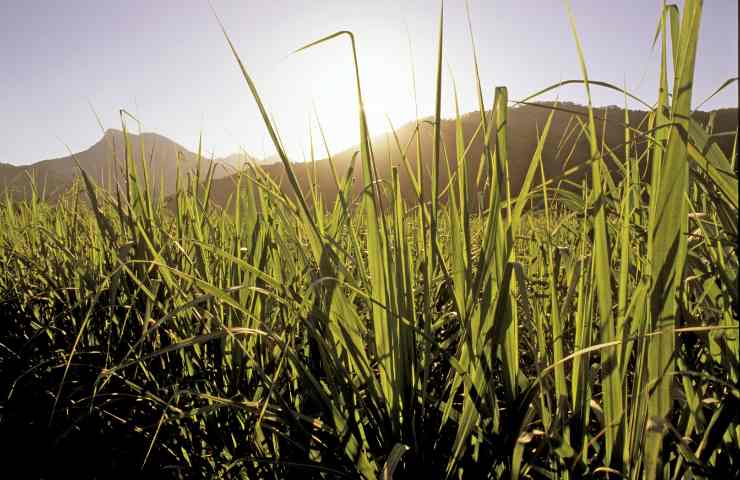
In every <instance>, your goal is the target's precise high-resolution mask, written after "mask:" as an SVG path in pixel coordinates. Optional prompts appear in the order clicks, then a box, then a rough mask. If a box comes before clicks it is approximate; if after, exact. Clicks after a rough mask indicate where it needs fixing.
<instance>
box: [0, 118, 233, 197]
mask: <svg viewBox="0 0 740 480" xmlns="http://www.w3.org/2000/svg"><path fill="white" fill-rule="evenodd" d="M128 141H129V146H130V149H131V154H132V158H133V159H134V161H135V163H136V165H137V169H139V172H141V171H142V170H141V169H142V165H143V164H142V158H143V159H144V161H145V162H146V163H147V165H148V168H149V172H150V179H151V184H152V188H153V189H154V190H155V191H158V190H159V187H160V182H161V181H163V182H164V189H165V194H167V195H169V194H171V193H173V192H174V190H175V184H176V177H177V159H178V155H179V156H180V169H181V174H183V175H184V174H185V173H187V172H195V171H196V169H197V165H198V155H197V154H196V153H194V152H191V151H189V150H188V149H186V148H185V147H183V146H182V145H180V144H178V143H176V142H174V141H172V140H170V139H168V138H167V137H164V136H162V135H158V134H156V133H143V134H141V135H134V134H131V133H129V134H128ZM125 152H126V147H125V142H124V136H123V132H122V131H120V130H113V129H110V130H107V131H106V132H105V134H104V135H103V138H101V139H100V140H99V141H98V142H97V143H96V144H95V145H93V146H92V147H90V148H88V149H87V150H84V151H82V152H79V153H76V154H74V155H69V156H66V157H60V158H54V159H50V160H44V161H41V162H37V163H34V164H32V165H27V166H14V165H8V164H0V188H2V189H3V191H4V190H5V189H6V188H7V189H10V191H11V192H12V194H13V195H14V196H15V197H16V198H18V197H27V196H28V195H29V193H30V182H29V177H32V178H34V180H35V184H36V186H37V188H38V190H39V191H41V190H42V189H45V192H46V196H47V198H49V199H50V200H54V199H55V198H56V197H58V196H59V195H60V194H61V193H62V192H64V191H66V190H67V189H68V188H69V187H70V186H71V184H72V181H73V180H74V178H75V176H77V175H78V174H79V169H78V168H77V165H78V163H79V166H80V167H81V168H82V169H84V170H85V172H87V174H88V175H89V176H90V178H92V179H93V180H95V181H96V182H98V183H99V184H100V185H103V186H109V185H113V184H114V182H116V181H118V182H121V181H123V179H124V176H125V173H124V172H125V161H124V160H125V158H126V156H125ZM203 157H204V158H202V160H201V172H202V173H205V172H206V171H207V169H208V167H209V165H210V164H211V160H208V159H207V156H206V154H205V153H204V154H203ZM246 159H247V156H246V155H241V154H238V155H231V156H229V157H226V158H224V159H216V160H213V162H214V163H215V164H216V166H215V174H214V176H215V178H222V177H225V176H228V175H231V174H232V173H233V172H234V171H235V170H234V168H235V167H236V166H239V165H241V164H242V163H243V162H244V161H245V160H246Z"/></svg>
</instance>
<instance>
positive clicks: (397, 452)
mask: <svg viewBox="0 0 740 480" xmlns="http://www.w3.org/2000/svg"><path fill="white" fill-rule="evenodd" d="M700 13H701V2H699V1H694V0H687V1H686V2H685V7H684V11H683V12H682V14H679V11H678V9H677V8H676V7H674V6H667V7H666V8H665V10H664V14H663V16H662V18H661V19H660V24H659V30H658V34H659V36H658V39H659V44H658V45H659V48H660V51H661V56H660V58H661V62H660V66H659V68H660V86H659V87H660V88H659V93H658V98H657V101H656V102H655V104H654V106H652V107H650V106H648V107H646V108H649V111H648V114H647V115H645V117H644V119H643V121H641V122H640V123H638V124H635V123H632V121H631V119H630V117H629V116H628V115H627V116H625V117H624V118H623V119H618V121H620V122H622V124H623V125H622V127H623V128H622V132H623V145H622V148H621V149H619V150H614V149H611V148H608V147H607V146H606V143H605V142H604V141H603V137H601V141H600V137H599V136H598V135H597V129H598V124H597V120H596V119H595V117H594V114H593V110H592V109H591V108H590V105H589V108H588V109H587V110H586V111H585V112H577V113H575V114H574V115H573V117H572V118H573V120H572V121H573V124H574V125H577V129H578V132H579V134H582V135H583V136H584V138H586V139H588V141H589V160H588V162H586V163H585V164H584V165H585V167H583V168H586V169H587V171H588V175H586V176H582V177H579V180H578V181H573V180H572V178H573V177H571V176H569V175H570V174H568V175H565V176H562V177H557V178H549V179H548V177H546V176H545V172H544V168H543V162H544V161H545V160H544V158H543V149H544V145H545V142H546V139H547V138H548V137H549V135H550V128H551V123H552V118H553V115H554V114H555V112H556V111H557V109H558V108H560V107H559V106H558V105H552V104H549V105H547V108H548V109H549V112H550V113H549V115H548V117H547V120H546V122H545V123H544V125H543V126H542V129H541V132H540V135H539V138H538V142H537V145H536V148H535V149H534V154H533V155H532V157H531V158H530V159H521V158H517V159H514V158H511V157H510V155H509V148H508V141H509V139H508V125H507V118H508V103H509V102H508V98H507V91H506V89H505V88H497V89H496V92H495V100H494V105H493V108H488V109H486V108H485V106H484V105H480V112H483V113H482V114H481V115H480V117H479V119H478V120H477V121H478V125H479V128H477V130H478V133H477V134H476V135H478V136H480V138H481V139H482V145H483V146H482V148H481V151H480V152H479V153H478V154H476V155H479V156H480V157H479V158H476V159H475V160H471V158H470V155H471V153H470V151H469V150H468V149H467V148H466V146H467V145H470V142H472V141H473V140H468V139H466V138H465V136H464V134H463V122H462V119H461V118H459V116H458V118H457V119H456V121H455V127H456V134H457V135H456V140H455V142H454V143H453V144H447V143H446V142H443V141H442V136H441V134H440V125H441V122H440V107H439V105H440V98H441V95H442V92H441V86H440V85H441V81H440V76H441V72H442V65H441V63H442V61H441V60H442V35H441V32H442V21H441V19H442V18H443V17H442V16H440V35H439V45H440V47H439V57H438V64H437V68H438V77H437V80H436V81H437V90H436V101H437V103H436V105H437V110H436V115H435V118H434V128H433V132H432V136H431V139H424V138H422V137H421V136H419V135H416V136H414V137H412V142H411V147H410V148H412V149H414V150H416V155H417V156H416V158H419V159H422V160H423V161H419V162H414V163H413V164H412V163H411V162H407V161H406V160H407V155H406V154H405V152H406V150H405V148H404V146H401V145H399V156H400V158H401V161H400V162H399V165H395V166H393V168H392V169H391V172H392V175H391V177H390V180H389V181H385V180H382V181H381V180H380V179H379V177H378V173H377V168H376V162H375V158H374V156H373V149H372V146H371V143H370V140H369V138H370V137H369V134H368V132H367V129H366V124H365V118H364V114H363V105H362V93H361V90H360V86H359V82H358V86H357V94H358V95H357V96H358V111H359V121H360V126H361V128H360V130H361V132H362V136H361V142H360V148H359V153H358V155H357V162H356V163H357V167H356V168H357V172H358V173H357V176H358V177H360V181H361V182H362V186H363V188H362V190H361V193H360V195H354V194H353V188H354V187H353V184H352V179H353V177H354V175H355V174H354V170H353V169H349V170H348V172H347V173H346V174H344V175H339V174H337V175H336V176H334V177H333V179H334V182H335V188H336V189H337V191H338V192H340V193H339V194H338V195H337V196H336V199H334V200H333V201H325V200H324V199H323V198H322V193H321V191H320V190H319V189H318V188H316V187H315V185H316V184H315V183H311V182H309V183H308V185H307V188H304V189H301V188H300V187H301V185H300V184H299V181H298V179H297V177H296V175H295V173H294V172H293V167H292V165H291V164H290V162H289V161H288V159H287V157H286V156H285V153H284V151H283V150H282V148H281V146H280V142H279V140H278V135H277V132H276V131H275V127H274V126H273V125H272V123H271V122H270V121H269V115H268V114H267V112H266V110H265V107H264V106H263V105H262V103H261V100H260V97H259V95H258V93H257V90H256V87H255V85H254V84H253V82H252V81H251V78H250V77H249V75H248V73H247V71H246V69H245V68H244V67H243V65H242V63H241V61H240V60H239V57H238V55H237V54H236V52H234V54H235V57H236V59H237V61H238V63H239V65H240V67H241V69H242V73H243V75H244V77H245V80H246V82H247V85H248V87H249V88H250V90H251V92H252V94H253V96H254V98H255V100H256V101H257V103H258V105H259V107H260V110H261V111H262V114H263V117H264V120H265V124H266V127H267V129H268V131H269V133H270V135H271V137H272V138H273V141H274V143H275V146H276V148H277V150H278V152H279V156H280V158H281V160H282V161H283V166H284V168H285V172H286V182H287V183H288V188H292V190H291V191H290V193H287V192H285V191H284V190H281V188H280V187H279V186H278V185H276V184H275V182H274V181H273V179H272V177H271V176H270V175H268V174H266V173H265V172H264V170H263V169H261V168H260V167H258V166H256V165H252V166H248V167H246V168H245V169H244V170H243V171H241V172H240V173H239V174H238V175H237V177H236V180H235V181H236V182H237V187H236V188H235V190H234V193H233V195H232V196H231V197H230V198H229V200H228V202H227V205H226V206H224V207H221V206H219V205H218V204H216V203H214V202H213V201H212V196H213V194H214V191H213V189H212V186H213V175H212V173H213V167H212V166H211V167H209V168H208V172H209V173H207V174H205V175H201V173H200V172H201V169H196V171H195V173H194V174H191V175H188V176H187V177H186V180H180V178H182V177H181V176H180V175H177V177H176V178H177V182H178V183H177V185H176V194H175V196H174V197H171V198H168V197H165V196H164V195H155V194H153V193H152V192H153V191H154V189H153V188H152V186H151V185H150V183H151V182H150V180H149V176H150V175H149V172H148V171H147V170H146V167H144V169H143V171H139V169H137V168H136V165H137V164H139V162H138V159H137V158H136V157H137V156H138V155H139V154H140V155H144V153H143V152H145V151H146V150H145V149H144V147H143V145H142V146H141V148H137V146H136V145H132V144H131V142H126V148H125V155H124V158H122V159H120V160H121V165H120V168H121V169H122V171H123V172H124V174H123V176H122V178H123V179H124V181H122V183H121V184H120V185H118V187H117V188H115V189H114V190H113V191H112V192H111V191H109V190H106V189H104V188H101V187H100V186H97V185H95V183H94V181H93V179H91V178H90V176H88V175H87V174H86V173H85V171H84V169H83V170H81V176H80V177H79V179H78V181H77V182H76V183H75V186H74V187H73V189H72V191H71V192H70V193H69V194H68V195H67V196H63V197H62V198H60V199H59V200H58V202H56V204H53V205H52V204H49V203H47V202H44V201H43V198H39V196H38V195H36V194H33V195H32V197H31V198H30V199H29V200H27V201H20V202H19V201H15V200H13V199H11V198H10V197H9V196H7V197H6V198H5V200H4V202H3V203H2V205H1V206H0V225H2V228H1V229H0V299H1V300H0V309H1V310H0V311H2V322H3V330H2V334H0V407H1V408H0V438H2V441H3V442H4V443H5V445H3V450H2V451H3V455H4V456H5V458H6V459H9V460H10V463H15V464H16V466H19V467H20V468H22V469H23V471H25V472H26V473H27V474H28V476H29V477H45V478H49V477H55V476H60V475H62V474H63V473H65V472H74V473H75V474H76V475H75V476H77V477H80V478H89V477H108V476H123V475H137V472H140V470H143V471H144V472H145V473H147V474H155V473H156V474H157V475H158V476H164V477H166V476H172V477H175V478H177V477H183V478H191V477H212V476H220V477H224V478H242V477H243V478H268V477H269V478H284V477H298V478H305V477H323V478H341V477H350V478H357V477H358V476H362V477H364V478H390V477H391V476H394V477H395V478H406V477H407V476H410V475H412V474H413V475H417V476H426V477H429V478H441V477H445V476H447V477H465V478H499V477H510V478H518V477H521V476H524V477H532V478H571V477H573V478H577V477H585V476H612V477H614V478H616V477H629V478H643V477H647V478H671V479H675V478H683V477H686V478H713V477H715V476H717V475H719V474H726V475H728V477H727V478H733V477H737V476H738V475H739V474H740V464H739V462H740V460H739V459H740V438H739V437H740V419H739V418H738V411H739V410H738V407H739V406H740V390H739V389H738V386H737V382H738V368H739V366H738V341H739V340H738V318H737V302H738V299H737V296H738V286H737V285H738V283H737V282H738V280H737V273H738V257H737V253H736V248H737V243H738V224H737V214H738V175H737V174H736V173H735V168H736V161H735V158H736V153H735V148H734V146H733V148H732V151H731V152H730V155H729V156H728V155H727V154H726V153H725V152H723V151H722V149H720V148H719V147H718V146H717V144H716V140H717V138H719V136H721V135H724V132H714V131H712V128H711V125H709V124H703V123H700V122H699V121H697V119H696V118H693V117H692V112H691V111H690V106H691V104H692V83H693V77H694V63H695V57H696V53H697V51H696V47H697V39H698V29H699V20H700ZM573 31H574V36H575V39H576V42H578V37H577V35H575V31H576V30H575V24H573ZM345 36H347V37H349V39H350V40H351V41H352V47H353V51H354V38H353V37H352V35H351V34H348V33H347V32H341V33H338V34H336V35H333V36H330V37H327V38H325V39H322V40H320V41H319V42H316V43H315V44H312V45H311V46H312V47H314V46H317V45H319V44H320V43H321V42H323V41H338V40H335V39H337V38H344V37H345ZM227 39H228V37H227ZM669 44H670V45H672V48H670V49H669V48H668V46H669ZM232 50H233V47H232ZM579 52H580V46H579ZM581 66H582V70H583V77H584V80H583V81H582V83H583V85H584V87H585V89H586V91H587V93H588V94H589V104H590V89H591V88H595V85H594V84H592V83H589V82H588V76H587V72H586V67H585V64H584V62H583V59H582V56H581ZM360 67H361V66H360ZM669 76H671V78H672V82H670V85H671V86H672V88H669V80H668V78H669ZM478 84H480V82H478ZM598 86H599V88H616V87H613V86H611V85H610V84H604V83H601V84H599V85H598ZM556 87H557V86H555V87H553V88H556ZM617 90H618V89H617ZM669 92H672V94H671V95H669ZM628 95H629V94H628V93H627V92H625V99H626V98H627V96H628ZM479 98H481V99H482V95H479ZM530 100H532V99H530ZM481 103H482V100H481ZM643 103H644V102H643ZM614 120H615V119H611V121H614ZM418 130H419V129H417V131H418ZM730 134H731V135H734V142H735V143H734V144H733V145H736V138H737V130H736V129H735V131H734V132H731V133H730ZM428 141H431V142H432V143H431V148H428V149H427V148H425V147H424V148H423V145H422V142H428ZM422 151H430V155H428V156H422V153H421V152H422ZM445 152H446V154H445ZM450 159H454V161H451V160H450ZM526 160H528V161H527V163H526V164H527V165H528V166H527V169H526V173H525V175H524V178H523V180H522V184H521V187H520V188H519V190H518V191H517V192H512V189H511V188H510V185H511V174H510V161H511V162H512V164H513V162H523V161H526ZM329 161H331V160H329ZM473 162H475V164H476V165H478V164H480V165H482V167H481V168H480V169H479V170H480V171H479V172H475V174H474V175H471V174H470V170H473V169H472V168H471V167H470V163H473ZM607 162H610V163H612V164H613V165H616V167H617V168H616V170H615V169H612V168H607V166H606V163H607ZM422 163H423V164H424V165H427V166H428V170H429V174H428V178H429V179H428V180H427V181H422V178H423V177H425V176H426V175H427V173H426V172H425V171H424V169H422V167H421V165H422ZM142 164H143V165H144V166H145V165H146V162H143V163H142ZM448 169H449V170H448ZM443 171H446V175H444V176H443V175H442V173H441V172H443ZM402 176H405V177H406V178H407V179H409V181H410V182H411V184H412V185H413V186H414V191H413V192H412V193H413V195H412V197H413V198H412V199H411V200H410V201H409V200H408V199H407V198H405V197H404V196H403V195H402V192H401V188H400V184H401V177H402ZM442 178H446V179H448V180H447V181H441V180H440V179H442ZM79 192H85V195H86V200H84V201H83V200H81V196H80V195H78V193H79ZM471 192H475V194H473V193H471ZM441 198H444V199H445V201H441V200H440V199H441ZM414 199H415V200H414ZM427 199H429V200H428V201H427ZM7 464H8V462H6V465H7ZM139 474H140V473H139Z"/></svg>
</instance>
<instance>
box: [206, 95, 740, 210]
mask: <svg viewBox="0 0 740 480" xmlns="http://www.w3.org/2000/svg"><path fill="white" fill-rule="evenodd" d="M552 106H553V104H552V103H549V102H548V103H541V104H536V105H535V104H527V105H522V106H516V107H512V108H510V109H509V116H508V136H507V143H508V152H509V165H510V167H509V168H510V179H511V189H512V195H516V194H517V193H518V192H519V190H520V188H521V185H522V183H523V180H524V176H525V175H526V172H527V168H528V167H529V163H530V160H531V159H532V155H533V154H534V152H535V149H536V147H537V140H538V138H539V135H540V134H541V132H542V130H543V128H544V126H545V123H546V122H547V118H548V115H549V114H550V112H551V111H552V108H551V107H552ZM557 108H558V110H555V112H554V114H553V119H552V124H551V127H550V133H549V135H548V136H547V139H546V141H545V144H544V149H543V152H542V158H543V163H544V170H545V176H546V177H547V178H561V177H562V175H563V172H564V171H566V170H568V169H571V167H574V166H577V165H581V164H583V163H584V162H585V161H587V160H588V158H589V145H588V141H587V139H586V138H585V137H584V135H583V134H582V130H581V127H580V124H579V122H578V121H577V120H576V118H575V117H580V118H581V119H583V118H584V117H585V116H586V115H587V109H586V107H584V106H582V105H577V104H573V103H563V102H561V103H559V104H558V105H557ZM486 113H487V115H489V114H490V112H486ZM627 113H628V117H629V124H630V126H631V127H633V128H638V129H640V130H641V131H645V130H646V126H645V121H646V117H647V114H648V112H646V111H640V110H630V111H628V112H627ZM594 114H595V116H596V123H597V131H598V132H597V136H598V137H599V140H600V142H601V140H602V139H603V140H604V143H605V145H606V146H608V147H609V149H611V150H612V151H613V153H614V154H615V155H616V156H618V158H624V120H625V113H624V110H623V109H621V108H619V107H615V106H610V107H603V108H597V109H594ZM737 114H738V110H737V108H727V109H722V110H717V111H714V112H695V113H694V114H693V115H694V118H696V119H697V120H698V121H699V122H700V123H702V124H704V125H707V124H708V122H710V121H711V123H712V124H713V127H712V128H713V132H715V133H716V134H717V135H716V136H714V137H713V141H715V142H716V143H717V144H718V146H719V147H720V148H721V150H722V151H723V152H725V154H726V155H728V156H729V155H730V154H731V153H730V152H731V151H732V145H733V141H734V132H735V131H736V130H737V128H738V117H737ZM432 121H433V118H426V119H423V120H422V121H421V122H420V125H421V138H422V142H421V160H422V166H423V170H424V171H425V172H426V173H424V174H423V175H422V177H423V184H424V191H425V196H424V198H425V200H428V199H429V196H428V194H429V192H430V190H431V184H430V178H431V175H430V172H431V163H432V147H433V144H434V142H433V127H432ZM461 121H462V130H463V137H464V141H465V146H466V147H467V146H468V144H470V146H469V147H468V150H467V154H466V161H467V163H468V178H469V180H470V181H471V182H472V183H471V185H474V184H475V183H474V182H475V179H476V176H477V173H478V171H479V168H480V167H481V155H482V153H483V141H482V134H480V133H479V134H478V135H476V130H477V128H478V125H479V123H480V112H471V113H467V114H465V115H463V116H462V117H461ZM415 131H416V122H411V123H407V124H405V125H403V126H402V127H400V128H399V129H398V130H397V131H396V134H397V136H398V143H397V142H396V140H395V139H394V137H393V134H392V133H386V134H383V135H379V136H375V137H374V138H373V139H372V149H373V153H374V158H375V162H376V167H377V173H378V176H379V178H381V179H385V180H388V179H390V178H391V167H393V166H397V167H398V170H399V179H400V186H401V191H402V194H403V195H404V197H405V198H406V199H408V200H410V199H413V198H414V197H415V193H414V189H413V184H412V182H411V180H410V178H409V176H408V175H407V172H406V168H405V166H404V163H403V161H402V156H401V155H400V154H399V148H398V145H399V144H400V145H401V146H402V147H403V149H404V150H405V151H406V156H407V158H408V161H409V163H410V165H411V168H412V171H414V172H416V168H417V167H416V165H417V154H416V140H415ZM723 132H725V133H726V132H730V134H725V135H721V133H723ZM474 136H475V138H473V137H474ZM441 138H442V145H443V148H442V153H441V158H440V164H439V165H440V170H439V173H440V175H439V179H440V190H442V189H443V188H444V186H445V185H446V183H447V181H448V178H449V175H448V169H447V162H446V160H445V158H446V157H447V158H449V164H450V171H452V172H454V171H455V169H456V167H457V162H456V153H455V152H456V148H457V145H456V140H455V138H456V135H455V121H454V120H449V119H447V120H442V122H441ZM471 139H473V140H472V143H471ZM494 139H495V138H494ZM644 147H645V142H641V143H638V146H637V150H638V153H640V152H642V151H643V150H644ZM358 151H359V147H354V148H350V149H348V150H345V151H342V152H339V153H337V154H335V155H333V156H332V159H333V161H334V163H335V166H336V171H337V174H338V177H339V178H340V179H343V178H344V177H345V175H346V173H347V170H348V168H349V166H350V163H351V162H352V158H353V156H355V154H356V152H358ZM604 156H605V158H606V163H607V165H608V166H609V167H610V169H611V170H612V171H613V172H617V170H618V167H617V164H616V163H615V162H614V161H613V160H612V159H611V158H610V155H609V153H608V151H605V153H604ZM644 165H646V164H645V163H644V162H643V166H644ZM262 168H263V169H264V171H265V172H266V173H267V174H268V175H270V176H271V177H272V178H273V180H275V181H276V182H277V183H278V184H280V185H282V188H283V189H284V190H285V191H286V192H288V194H290V195H291V196H292V190H291V188H290V186H289V183H288V181H287V178H286V173H285V169H284V167H283V165H282V163H275V164H272V165H267V166H263V167H262ZM293 170H294V171H295V174H296V176H297V177H298V180H299V183H300V185H301V188H302V190H303V191H304V193H305V192H307V191H308V188H309V186H310V184H311V182H313V179H314V178H315V180H316V185H317V187H318V189H319V191H321V193H322V196H323V197H324V199H325V200H326V201H327V202H332V201H333V200H334V198H336V195H337V188H336V182H335V180H334V176H333V173H332V171H331V168H330V164H329V161H328V159H324V160H320V161H317V162H316V164H315V174H314V166H313V165H312V164H310V163H293ZM644 171H645V170H643V172H644ZM353 177H354V178H355V181H354V184H353V187H352V198H356V196H357V195H358V194H359V193H360V192H361V190H362V187H363V185H362V182H361V178H362V165H361V164H360V160H359V158H358V159H357V161H356V165H355V168H354V172H353ZM484 178H485V177H484ZM536 178H537V180H535V183H536V184H538V183H540V182H539V180H538V179H539V175H537V176H536ZM583 178H590V169H589V168H581V169H580V170H579V171H577V172H576V173H575V174H569V175H568V177H567V180H569V181H572V182H576V183H580V181H581V179H583ZM234 186H235V180H234V178H233V177H226V178H222V179H220V180H217V181H216V182H215V185H214V187H213V188H212V194H213V198H214V200H215V201H216V202H218V203H221V204H224V203H225V202H226V201H227V199H228V197H229V196H230V195H231V194H232V193H233V191H234V188H235V187H234ZM473 194H474V195H477V192H473ZM306 197H308V195H306Z"/></svg>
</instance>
